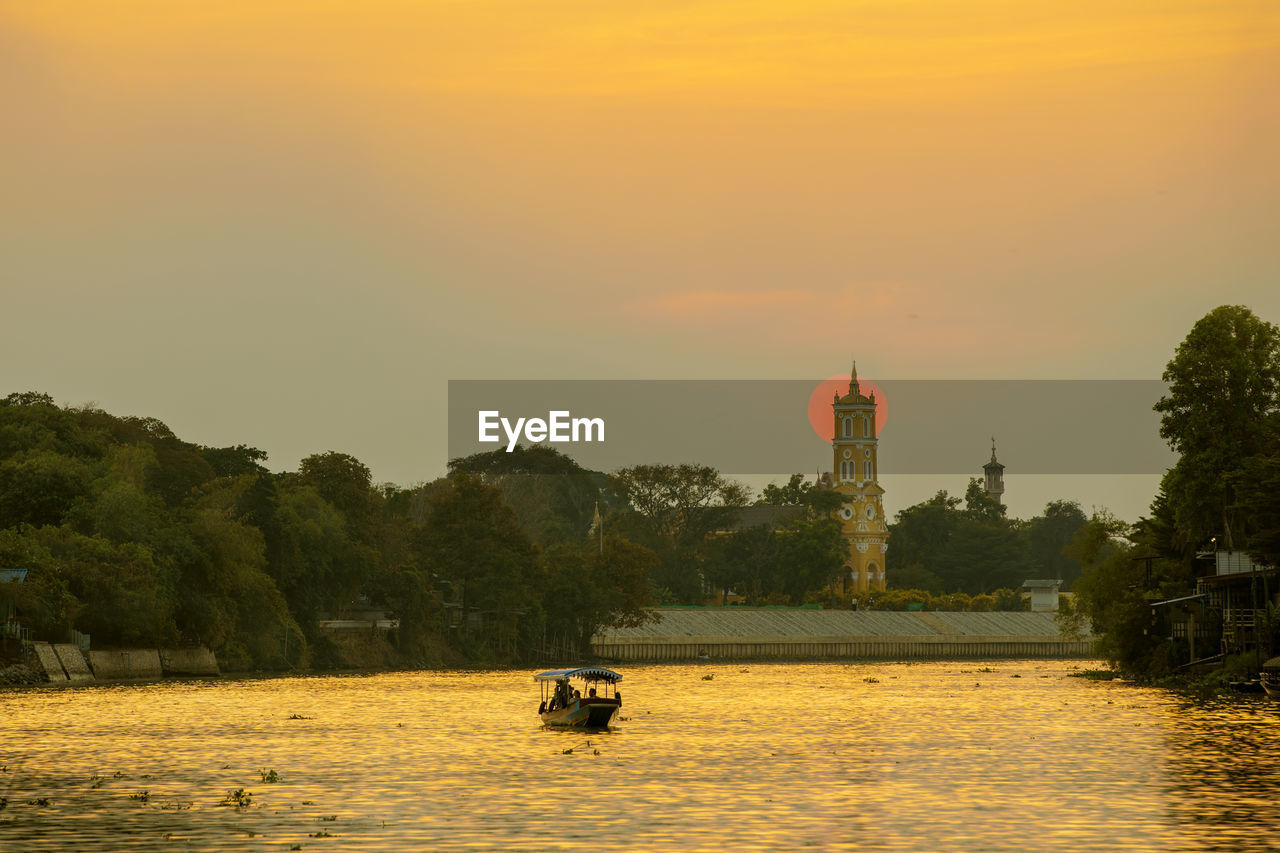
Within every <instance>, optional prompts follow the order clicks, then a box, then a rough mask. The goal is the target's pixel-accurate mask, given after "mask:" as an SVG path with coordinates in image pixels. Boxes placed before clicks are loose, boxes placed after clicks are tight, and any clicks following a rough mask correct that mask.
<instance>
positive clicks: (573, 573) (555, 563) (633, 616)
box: [539, 536, 658, 655]
mask: <svg viewBox="0 0 1280 853" xmlns="http://www.w3.org/2000/svg"><path fill="white" fill-rule="evenodd" d="M603 545H604V547H603V549H600V548H598V547H596V546H595V544H594V543H592V545H590V546H582V545H577V546H575V545H553V546H552V547H550V548H548V549H547V550H546V551H544V552H543V554H542V556H541V558H540V560H539V563H540V566H541V569H542V573H543V576H544V578H545V584H546V589H545V591H544V593H543V598H542V610H543V613H544V614H545V615H546V620H547V629H548V631H549V632H551V633H553V634H561V635H565V636H568V637H570V638H572V640H573V643H574V645H575V646H576V648H577V649H578V651H579V653H580V654H582V655H590V653H591V638H592V637H593V636H594V635H595V634H596V633H597V632H598V631H599V630H600V629H601V628H605V627H634V626H637V625H643V624H644V623H645V622H647V621H650V620H651V619H654V618H656V617H655V615H654V614H653V612H652V611H650V610H649V609H648V608H649V607H650V605H651V604H652V603H653V601H652V597H651V595H652V593H651V587H650V584H649V577H648V571H649V569H651V568H653V567H654V566H655V565H657V562H658V559H657V555H656V554H654V553H653V551H651V550H649V549H648V548H645V547H644V546H643V545H637V544H635V543H634V542H629V541H627V540H626V539H622V538H620V537H617V536H606V537H605V538H604V543H603Z"/></svg>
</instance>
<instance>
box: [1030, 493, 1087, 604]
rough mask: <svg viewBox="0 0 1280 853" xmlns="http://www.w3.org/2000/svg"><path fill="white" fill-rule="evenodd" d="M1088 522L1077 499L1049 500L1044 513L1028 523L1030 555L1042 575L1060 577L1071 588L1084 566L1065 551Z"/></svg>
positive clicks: (1036, 569) (1065, 587)
mask: <svg viewBox="0 0 1280 853" xmlns="http://www.w3.org/2000/svg"><path fill="white" fill-rule="evenodd" d="M1088 522H1089V519H1088V517H1087V516H1085V514H1084V511H1083V510H1081V509H1080V504H1078V503H1076V502H1075V501H1049V503H1047V504H1045V507H1044V514H1043V515H1038V516H1036V517H1035V518H1033V519H1031V522H1030V524H1029V525H1028V526H1027V546H1028V557H1029V559H1030V562H1031V566H1032V567H1034V570H1035V571H1036V573H1037V575H1038V576H1039V577H1043V578H1057V579H1059V580H1061V581H1062V584H1063V585H1062V588H1063V589H1070V588H1071V584H1072V583H1074V582H1075V579H1076V578H1078V577H1080V571H1081V566H1080V563H1079V561H1077V560H1073V559H1072V558H1071V557H1068V556H1067V555H1066V554H1065V553H1063V551H1064V549H1065V548H1066V547H1067V546H1068V545H1070V544H1071V542H1072V540H1073V539H1074V538H1075V535H1076V532H1077V531H1078V530H1079V529H1080V528H1081V527H1083V526H1084V525H1086V524H1087V523H1088Z"/></svg>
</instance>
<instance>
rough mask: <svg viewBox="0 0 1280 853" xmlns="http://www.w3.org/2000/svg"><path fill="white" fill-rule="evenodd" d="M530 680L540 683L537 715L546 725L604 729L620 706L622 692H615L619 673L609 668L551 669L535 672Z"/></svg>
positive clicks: (620, 677) (619, 678)
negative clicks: (540, 696) (540, 689)
mask: <svg viewBox="0 0 1280 853" xmlns="http://www.w3.org/2000/svg"><path fill="white" fill-rule="evenodd" d="M533 680H534V681H536V682H538V683H539V684H540V685H541V686H542V704H541V705H539V706H538V715H539V716H540V717H542V722H543V723H544V724H545V725H548V726H573V727H576V728H584V729H587V728H589V729H603V728H606V727H608V725H609V721H610V720H612V719H613V715H614V714H616V713H617V712H618V709H619V708H621V707H622V694H621V693H619V692H618V682H619V681H621V680H622V676H621V675H619V674H618V673H616V672H614V671H613V670H611V669H605V668H604V667H599V666H584V667H580V668H578V669H551V670H548V671H546V672H540V673H538V674H537V675H535V676H534V677H533ZM575 683H576V684H577V685H578V686H575ZM610 694H612V695H610Z"/></svg>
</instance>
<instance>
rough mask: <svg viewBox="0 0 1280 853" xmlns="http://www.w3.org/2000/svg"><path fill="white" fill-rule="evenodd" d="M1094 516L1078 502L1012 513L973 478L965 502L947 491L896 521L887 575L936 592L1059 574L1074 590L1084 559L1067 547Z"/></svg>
mask: <svg viewBox="0 0 1280 853" xmlns="http://www.w3.org/2000/svg"><path fill="white" fill-rule="evenodd" d="M962 504H963V506H962ZM1087 521H1088V519H1087V518H1086V517H1085V514H1084V512H1083V511H1082V510H1081V509H1080V505H1079V504H1077V503H1075V502H1074V501H1051V502H1050V503H1049V504H1048V505H1047V506H1045V509H1044V514H1043V515H1038V516H1036V517H1035V518H1033V519H1031V520H1029V521H1021V520H1018V519H1010V518H1006V517H1005V512H1004V507H1003V506H1001V505H1000V504H999V503H998V502H996V501H994V500H992V499H991V498H989V497H987V495H986V493H985V492H984V491H983V489H982V486H981V484H979V483H978V481H977V480H970V482H969V486H968V489H967V490H966V493H965V498H964V499H963V501H962V500H961V499H960V498H957V497H952V496H951V495H949V494H947V492H946V491H945V490H944V491H940V492H938V493H937V494H936V495H934V496H933V497H932V498H930V499H929V500H927V501H923V502H921V503H918V504H916V505H914V506H910V507H907V508H906V509H904V510H902V511H901V512H899V513H898V514H897V517H896V519H895V521H894V523H893V524H891V525H890V526H889V534H890V535H889V554H888V559H889V561H890V565H891V566H892V567H893V570H892V571H891V572H889V576H888V580H889V583H890V585H891V586H892V587H894V588H896V589H920V590H926V591H928V592H930V593H933V594H934V595H941V594H943V593H964V594H967V595H982V594H988V593H992V592H993V591H994V590H997V589H1008V588H1014V589H1017V588H1019V587H1021V586H1022V582H1023V581H1025V580H1028V579H1030V578H1056V579H1058V580H1061V581H1062V582H1063V584H1062V589H1063V590H1068V589H1070V588H1071V585H1072V583H1073V582H1074V581H1075V579H1076V578H1078V577H1079V576H1080V571H1081V564H1080V562H1079V561H1078V560H1076V559H1074V558H1072V557H1070V556H1068V555H1067V554H1066V553H1065V550H1064V549H1065V548H1066V547H1067V545H1069V544H1070V542H1071V541H1072V538H1073V537H1074V536H1075V533H1076V531H1077V530H1079V529H1080V527H1081V526H1083V525H1084V524H1085V522H1087Z"/></svg>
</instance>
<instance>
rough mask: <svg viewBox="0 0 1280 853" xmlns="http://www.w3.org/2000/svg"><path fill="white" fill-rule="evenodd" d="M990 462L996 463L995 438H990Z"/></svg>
mask: <svg viewBox="0 0 1280 853" xmlns="http://www.w3.org/2000/svg"><path fill="white" fill-rule="evenodd" d="M991 461H992V462H995V461H996V437H995V436H994V435H993V436H991Z"/></svg>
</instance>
